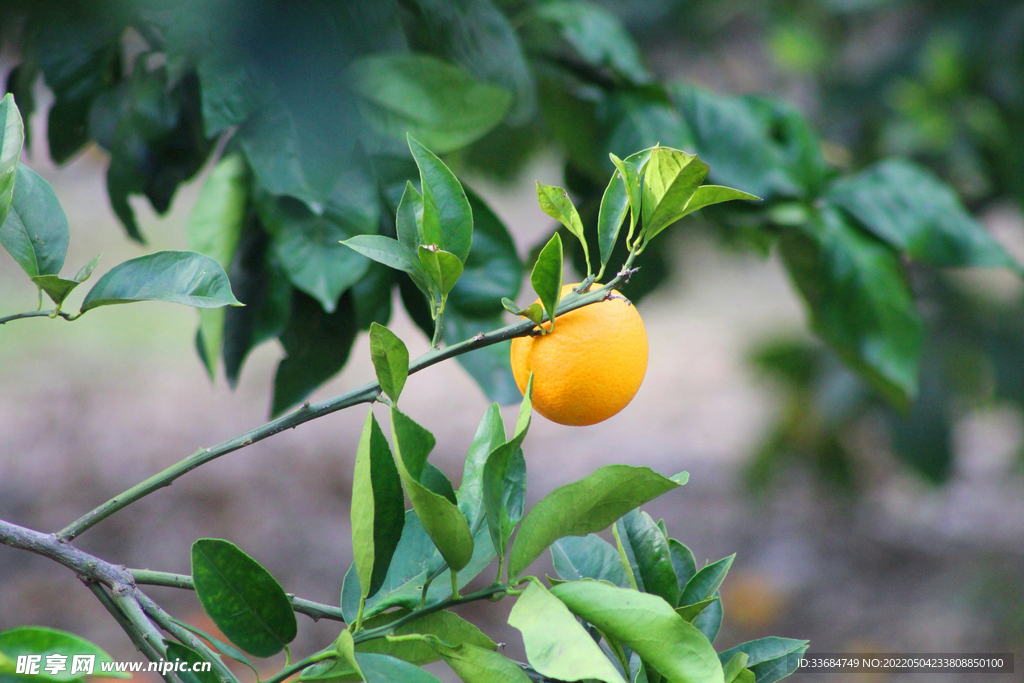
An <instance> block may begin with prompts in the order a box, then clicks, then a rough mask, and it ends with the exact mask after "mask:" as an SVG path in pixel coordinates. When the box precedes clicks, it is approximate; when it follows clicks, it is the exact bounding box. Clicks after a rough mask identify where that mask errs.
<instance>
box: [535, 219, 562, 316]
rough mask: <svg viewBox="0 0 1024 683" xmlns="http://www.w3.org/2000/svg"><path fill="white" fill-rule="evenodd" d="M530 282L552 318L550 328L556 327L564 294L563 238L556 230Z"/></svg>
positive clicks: (539, 258) (542, 251)
mask: <svg viewBox="0 0 1024 683" xmlns="http://www.w3.org/2000/svg"><path fill="white" fill-rule="evenodd" d="M530 284H532V285H533V290H534V291H535V292H537V296H538V297H540V301H541V303H542V304H544V310H545V311H546V312H547V314H548V318H549V319H550V320H551V325H550V326H549V328H548V329H549V330H550V331H553V330H554V327H555V311H556V309H557V308H558V300H559V299H560V298H561V294H562V238H561V237H559V236H558V233H557V232H556V233H555V234H554V235H553V236H552V237H551V239H550V240H549V241H548V243H547V244H546V245H544V248H543V249H542V250H541V252H540V256H538V257H537V263H535V264H534V266H533V272H532V273H530Z"/></svg>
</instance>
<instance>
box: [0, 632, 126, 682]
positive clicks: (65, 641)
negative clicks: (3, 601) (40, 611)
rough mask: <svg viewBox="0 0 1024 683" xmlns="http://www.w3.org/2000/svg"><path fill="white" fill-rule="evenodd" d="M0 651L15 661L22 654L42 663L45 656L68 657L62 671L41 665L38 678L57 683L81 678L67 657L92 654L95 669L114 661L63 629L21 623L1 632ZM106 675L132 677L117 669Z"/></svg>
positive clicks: (94, 646)
mask: <svg viewBox="0 0 1024 683" xmlns="http://www.w3.org/2000/svg"><path fill="white" fill-rule="evenodd" d="M0 654H3V655H4V656H5V657H7V658H8V659H10V660H13V662H16V661H17V660H18V657H19V656H21V655H40V656H42V661H43V662H44V663H45V662H46V657H47V656H48V655H63V656H65V657H68V660H67V661H68V662H69V666H68V667H67V669H66V670H65V671H60V672H57V673H56V674H50V673H48V672H46V671H45V669H43V668H40V673H39V674H38V679H39V680H45V681H57V682H59V683H65V682H68V681H75V680H79V679H80V678H81V672H75V673H74V674H72V673H71V666H70V661H71V659H70V658H71V657H72V656H74V655H93V656H95V657H96V667H95V668H96V670H99V669H100V668H101V666H100V665H101V664H105V663H109V662H111V661H113V660H112V659H111V658H110V655H108V654H107V653H106V652H104V651H103V650H101V649H100V648H99V647H97V646H96V645H93V644H92V643H90V642H89V641H88V640H85V639H83V638H79V637H78V636H76V635H72V634H70V633H65V632H64V631H58V630H56V629H52V628H44V627H42V626H20V627H17V628H12V629H10V630H9V631H3V632H2V633H0ZM10 673H11V674H14V671H13V670H12V671H11V672H10ZM105 675H108V676H112V677H114V678H131V674H126V673H121V672H117V671H111V672H109V673H106V674H105ZM0 676H2V674H0ZM12 678H13V676H12ZM18 678H20V677H18ZM33 678H36V676H33Z"/></svg>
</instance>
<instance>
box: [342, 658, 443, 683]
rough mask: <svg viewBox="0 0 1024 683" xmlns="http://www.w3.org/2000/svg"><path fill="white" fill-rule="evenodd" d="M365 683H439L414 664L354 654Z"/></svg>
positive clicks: (434, 677) (439, 682) (394, 659)
mask: <svg viewBox="0 0 1024 683" xmlns="http://www.w3.org/2000/svg"><path fill="white" fill-rule="evenodd" d="M356 662H358V663H359V668H360V669H362V672H363V680H364V681H366V683H441V681H439V680H438V679H437V677H436V676H434V675H433V674H430V673H427V672H426V671H424V670H423V669H421V668H419V667H418V666H416V665H415V664H409V663H408V662H403V661H402V660H401V659H396V658H395V657H389V656H387V655H374V654H363V653H360V652H357V653H356Z"/></svg>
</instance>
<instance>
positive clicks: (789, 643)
mask: <svg viewBox="0 0 1024 683" xmlns="http://www.w3.org/2000/svg"><path fill="white" fill-rule="evenodd" d="M806 651H807V641H806V640H793V639H792V638H774V637H773V638H760V639H758V640H751V641H748V642H746V643H742V644H740V645H737V646H736V647H734V648H730V649H728V650H726V651H725V652H721V653H719V655H718V657H719V659H720V660H721V661H722V663H723V664H726V663H728V662H729V660H730V659H732V658H733V657H734V656H736V653H738V652H744V653H746V654H747V656H748V659H747V665H746V666H747V668H748V669H750V670H751V671H752V672H754V676H755V680H756V681H757V683H775V681H777V680H780V679H782V678H785V677H786V676H788V675H790V674H791V673H793V672H794V671H796V669H797V665H798V664H799V663H800V658H801V657H803V655H804V652H806Z"/></svg>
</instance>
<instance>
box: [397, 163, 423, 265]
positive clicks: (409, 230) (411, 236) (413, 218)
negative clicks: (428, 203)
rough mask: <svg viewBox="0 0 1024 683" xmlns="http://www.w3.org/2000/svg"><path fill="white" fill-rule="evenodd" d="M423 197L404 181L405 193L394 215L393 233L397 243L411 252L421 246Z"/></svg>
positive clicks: (410, 183) (410, 184)
mask: <svg viewBox="0 0 1024 683" xmlns="http://www.w3.org/2000/svg"><path fill="white" fill-rule="evenodd" d="M422 224H423V197H422V195H420V193H419V192H417V191H416V188H415V187H413V186H412V181H410V180H407V181H405V191H404V192H403V193H402V199H401V201H400V202H399V204H398V212H397V214H396V215H395V232H396V233H398V241H399V242H401V243H402V244H404V245H405V246H407V247H409V248H410V249H412V250H413V251H416V248H417V247H418V246H420V245H421V244H423V234H422V229H423V228H422Z"/></svg>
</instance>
